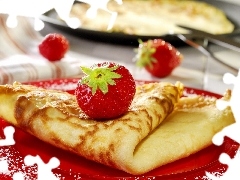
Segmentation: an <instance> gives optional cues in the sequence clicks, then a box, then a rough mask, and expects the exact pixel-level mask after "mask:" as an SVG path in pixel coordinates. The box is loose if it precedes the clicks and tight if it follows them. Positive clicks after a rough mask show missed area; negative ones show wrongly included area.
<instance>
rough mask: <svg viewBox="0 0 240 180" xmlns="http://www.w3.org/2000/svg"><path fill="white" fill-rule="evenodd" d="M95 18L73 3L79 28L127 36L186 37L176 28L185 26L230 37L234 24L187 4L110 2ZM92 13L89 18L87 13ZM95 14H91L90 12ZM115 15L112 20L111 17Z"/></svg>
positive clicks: (211, 9)
mask: <svg viewBox="0 0 240 180" xmlns="http://www.w3.org/2000/svg"><path fill="white" fill-rule="evenodd" d="M98 6H101V7H100V8H99V9H98V10H97V12H96V16H93V15H94V13H93V11H91V9H90V7H91V6H90V5H89V4H86V3H75V4H74V5H73V7H72V10H71V16H72V17H77V18H78V19H79V20H80V21H81V26H80V28H82V29H88V30H94V31H101V32H117V33H119V32H120V33H124V34H128V35H143V36H161V35H165V34H173V33H174V34H182V33H185V34H186V33H188V31H186V30H185V29H182V28H179V27H178V26H177V25H183V26H189V27H192V28H195V29H198V30H202V31H205V32H208V33H212V34H225V33H231V32H232V31H233V29H234V24H233V23H232V22H231V21H230V20H228V18H227V17H226V14H225V13H224V12H223V11H222V10H221V9H219V8H217V7H215V6H212V5H210V4H208V3H205V2H200V1H194V0H192V1H189V0H123V4H121V5H120V4H118V3H117V2H116V1H114V0H110V1H109V2H108V4H107V5H106V8H105V6H104V5H103V4H101V5H98V4H94V6H92V10H94V8H97V7H98ZM90 12H92V14H91V13H90ZM94 12H95V11H94ZM115 15H116V16H115Z"/></svg>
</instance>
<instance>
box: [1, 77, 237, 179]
mask: <svg viewBox="0 0 240 180" xmlns="http://www.w3.org/2000/svg"><path fill="white" fill-rule="evenodd" d="M182 93H183V84H181V83H179V82H177V83H176V84H175V85H173V84H170V83H164V82H160V83H150V84H144V85H141V86H138V87H137V91H136V95H135V97H134V100H133V102H132V105H131V107H130V108H129V111H128V112H127V113H126V114H124V115H123V116H121V117H119V118H116V119H112V120H105V121H96V120H94V119H90V118H89V117H87V116H86V115H85V114H84V113H83V112H82V111H81V109H80V108H79V107H78V105H77V102H76V99H75V96H74V95H71V94H68V93H65V92H61V91H56V90H46V89H43V88H39V87H35V86H31V85H23V84H20V83H14V84H13V85H1V86H0V117H1V118H3V119H5V120H6V121H7V122H9V123H11V124H13V125H14V126H16V127H19V128H21V129H23V130H24V131H26V132H28V133H30V134H32V135H34V136H36V137H37V138H39V139H41V140H43V141H45V142H47V143H50V144H52V145H54V146H56V147H59V148H62V149H65V150H67V151H70V152H73V153H76V154H78V155H80V156H83V157H85V158H87V159H90V160H93V161H95V162H99V163H102V164H104V165H107V166H110V167H113V168H117V169H120V170H123V171H125V172H128V173H130V174H134V175H138V174H144V173H146V172H148V171H151V170H153V169H155V168H157V167H160V166H162V165H164V164H167V163H170V162H173V161H176V160H178V159H180V158H184V157H187V156H189V155H190V154H193V153H195V152H197V151H199V150H201V149H203V148H204V147H206V146H208V145H209V144H211V139H212V137H213V135H214V134H215V133H216V132H218V131H219V130H221V129H222V128H223V127H225V126H226V125H228V124H231V123H233V122H234V118H233V115H232V112H231V109H230V108H227V109H225V110H224V111H220V110H218V109H217V108H216V107H215V101H216V99H214V98H204V97H201V96H196V97H182V98H180V97H181V96H182ZM79 163H81V162H79Z"/></svg>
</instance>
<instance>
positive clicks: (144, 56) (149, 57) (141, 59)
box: [135, 39, 156, 68]
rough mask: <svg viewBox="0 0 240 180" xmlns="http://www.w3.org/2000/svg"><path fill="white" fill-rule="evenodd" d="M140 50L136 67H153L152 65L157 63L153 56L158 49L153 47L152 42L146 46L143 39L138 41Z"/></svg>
mask: <svg viewBox="0 0 240 180" xmlns="http://www.w3.org/2000/svg"><path fill="white" fill-rule="evenodd" d="M138 42H139V48H138V49H137V54H136V57H135V58H136V60H137V62H136V65H137V66H139V67H141V68H142V67H146V66H150V67H152V63H153V62H156V59H155V58H154V57H153V54H154V53H155V52H156V48H154V47H152V41H151V40H149V41H147V45H146V46H145V45H144V43H143V41H142V40H141V39H139V40H138Z"/></svg>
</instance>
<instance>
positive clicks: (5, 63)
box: [0, 14, 81, 84]
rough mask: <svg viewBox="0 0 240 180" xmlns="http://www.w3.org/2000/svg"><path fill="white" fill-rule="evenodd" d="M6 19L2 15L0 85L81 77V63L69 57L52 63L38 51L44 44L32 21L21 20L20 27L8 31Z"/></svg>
mask: <svg viewBox="0 0 240 180" xmlns="http://www.w3.org/2000/svg"><path fill="white" fill-rule="evenodd" d="M6 19H7V16H6V15H3V14H0V84H6V83H13V82H14V81H19V82H27V81H35V80H42V79H54V78H62V77H69V76H77V75H80V74H81V70H80V67H79V64H80V62H81V61H80V60H79V59H75V58H73V57H72V56H70V55H69V54H68V53H69V52H68V53H67V54H66V55H65V57H64V58H63V59H61V60H60V61H57V62H50V61H48V60H47V59H46V58H44V57H43V56H42V55H41V54H40V53H39V51H38V44H39V43H40V42H41V40H42V38H43V37H42V36H41V35H40V33H39V32H37V31H35V30H34V29H33V26H32V24H31V22H30V20H29V19H27V18H24V17H18V26H17V27H16V28H9V27H7V25H6Z"/></svg>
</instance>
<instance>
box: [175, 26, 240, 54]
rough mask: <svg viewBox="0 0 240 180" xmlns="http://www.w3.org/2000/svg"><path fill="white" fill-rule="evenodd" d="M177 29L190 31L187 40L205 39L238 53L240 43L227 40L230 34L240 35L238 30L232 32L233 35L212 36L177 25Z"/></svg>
mask: <svg viewBox="0 0 240 180" xmlns="http://www.w3.org/2000/svg"><path fill="white" fill-rule="evenodd" d="M178 26H179V27H181V28H183V29H186V30H189V31H191V34H190V35H189V36H188V37H189V38H206V39H207V40H209V41H210V42H212V43H214V44H216V45H219V46H222V47H225V48H228V49H231V50H235V51H238V52H240V43H239V42H237V41H234V40H232V39H231V38H228V37H227V36H230V35H231V34H234V35H237V34H240V31H239V29H237V30H236V31H234V32H233V33H229V34H225V35H214V34H211V33H207V32H205V31H201V30H197V29H194V28H191V27H187V26H182V25H178Z"/></svg>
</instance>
